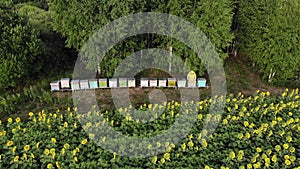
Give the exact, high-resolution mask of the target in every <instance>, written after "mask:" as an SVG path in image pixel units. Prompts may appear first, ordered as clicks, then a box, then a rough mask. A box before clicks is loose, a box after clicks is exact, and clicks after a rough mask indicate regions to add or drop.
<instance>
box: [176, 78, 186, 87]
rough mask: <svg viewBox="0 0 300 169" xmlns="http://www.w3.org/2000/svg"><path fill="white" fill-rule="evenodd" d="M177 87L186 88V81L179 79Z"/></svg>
mask: <svg viewBox="0 0 300 169" xmlns="http://www.w3.org/2000/svg"><path fill="white" fill-rule="evenodd" d="M177 86H178V87H181V88H183V87H186V79H178V80H177Z"/></svg>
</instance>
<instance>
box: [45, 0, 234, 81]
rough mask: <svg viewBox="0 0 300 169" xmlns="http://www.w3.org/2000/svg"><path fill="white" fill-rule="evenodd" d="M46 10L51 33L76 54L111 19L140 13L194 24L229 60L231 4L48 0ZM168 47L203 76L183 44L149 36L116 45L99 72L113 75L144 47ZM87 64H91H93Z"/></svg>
mask: <svg viewBox="0 0 300 169" xmlns="http://www.w3.org/2000/svg"><path fill="white" fill-rule="evenodd" d="M49 9H50V11H51V13H52V18H53V27H54V29H55V30H56V31H58V32H60V33H62V35H64V36H65V37H67V46H68V47H74V48H76V49H77V50H78V51H79V50H80V49H81V48H82V46H83V44H84V43H85V42H86V41H87V39H88V38H89V37H90V36H91V35H92V34H93V33H94V31H96V30H98V29H99V28H100V27H102V26H104V25H105V24H107V23H109V22H111V21H113V20H114V19H117V18H120V17H122V16H126V15H129V14H134V13H139V12H162V13H169V14H173V15H177V16H179V17H182V18H184V19H186V20H188V21H190V22H192V23H194V24H195V25H197V26H198V27H199V28H200V29H201V30H202V31H203V32H204V33H205V34H206V35H207V36H208V38H209V39H210V40H211V41H212V44H213V45H215V47H216V50H217V51H218V52H219V54H220V56H221V58H222V60H224V59H225V58H226V57H228V55H227V54H226V52H224V49H226V47H227V46H228V45H229V44H230V42H231V40H232V39H233V33H232V32H231V30H230V28H231V24H232V18H233V9H234V6H233V4H232V0H219V1H210V0H196V1H191V0H172V1H169V0H146V1H133V0H125V1H119V0H109V1H98V0H90V1H83V0H74V1H67V0H49ZM170 46H172V47H173V51H174V54H176V55H177V56H180V57H181V58H182V59H183V60H184V61H186V62H187V63H188V65H189V66H190V67H191V68H192V69H194V70H195V71H196V72H197V73H198V74H199V75H203V74H204V71H205V69H204V66H203V63H202V62H201V60H200V59H199V58H198V57H196V56H195V53H193V52H192V51H191V50H190V49H189V48H188V47H187V46H185V44H183V43H181V42H179V41H176V40H174V39H172V38H170V37H164V36H156V35H152V34H144V35H141V36H136V37H133V38H129V39H128V40H125V41H123V42H122V43H120V44H117V45H116V46H115V47H113V49H112V50H111V51H110V53H109V54H108V55H107V56H108V57H107V58H105V59H104V62H101V72H104V73H105V72H106V73H105V74H106V75H107V76H110V75H112V73H113V72H112V71H113V70H114V68H115V67H116V66H117V65H118V64H119V63H120V62H121V61H122V59H124V58H125V57H126V56H127V55H129V54H130V53H132V52H134V51H138V50H140V49H143V48H144V47H148V48H149V47H151V48H154V47H158V48H162V49H165V50H168V49H169V47H170ZM89 62H90V63H94V62H95V60H90V61H89ZM87 67H89V63H87ZM90 68H91V67H90Z"/></svg>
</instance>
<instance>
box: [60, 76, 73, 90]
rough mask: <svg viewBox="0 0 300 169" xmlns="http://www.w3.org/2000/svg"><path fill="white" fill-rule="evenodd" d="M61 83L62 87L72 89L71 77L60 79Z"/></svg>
mask: <svg viewBox="0 0 300 169" xmlns="http://www.w3.org/2000/svg"><path fill="white" fill-rule="evenodd" d="M60 85H61V88H62V89H70V88H71V87H70V78H62V79H61V80H60Z"/></svg>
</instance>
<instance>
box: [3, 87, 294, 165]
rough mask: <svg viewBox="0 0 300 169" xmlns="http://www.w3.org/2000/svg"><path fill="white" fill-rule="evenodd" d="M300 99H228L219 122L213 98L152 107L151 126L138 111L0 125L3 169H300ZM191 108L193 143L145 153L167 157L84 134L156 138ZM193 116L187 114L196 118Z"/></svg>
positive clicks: (45, 115)
mask: <svg viewBox="0 0 300 169" xmlns="http://www.w3.org/2000/svg"><path fill="white" fill-rule="evenodd" d="M299 98H300V95H299V93H298V89H295V90H292V91H289V90H287V89H286V90H285V91H284V92H283V93H282V94H281V95H280V96H270V93H269V92H261V91H257V92H256V93H255V94H254V95H253V96H249V97H245V96H244V95H242V94H241V93H239V94H238V95H236V96H234V95H228V96H227V97H226V98H225V97H224V98H223V97H220V98H219V99H224V101H225V102H226V104H225V108H224V112H223V113H222V114H220V115H217V116H212V115H211V114H209V108H210V105H211V103H212V102H214V99H211V98H208V99H206V100H201V101H200V102H197V103H178V102H175V101H173V102H168V103H165V104H162V105H157V104H154V105H152V104H148V105H146V104H145V105H142V106H141V107H140V108H139V110H140V112H143V110H148V111H150V112H152V113H153V119H152V121H151V122H149V123H142V122H141V121H139V120H135V119H134V118H132V117H131V116H130V115H129V113H128V112H130V111H132V110H133V109H134V108H133V107H127V108H123V109H118V110H115V111H111V112H108V111H104V112H101V111H97V110H91V111H89V112H86V113H85V114H79V113H78V111H77V108H75V107H74V108H68V109H67V110H57V111H54V112H45V111H41V112H29V114H28V120H27V121H26V122H25V121H23V119H20V118H14V119H13V118H8V120H7V121H2V122H1V123H0V168H49V169H50V168H153V169H156V168H205V169H211V168H214V169H219V168H220V169H229V168H232V169H233V168H239V169H257V168H278V169H279V168H295V169H300V152H299V151H300V122H299V118H300V107H299ZM188 105H194V106H195V105H196V106H197V119H195V121H196V122H195V123H194V124H193V127H192V128H191V130H190V132H189V133H186V137H184V139H182V140H181V142H180V143H173V142H170V141H166V142H156V143H155V144H149V145H147V146H146V147H138V148H140V149H145V150H149V151H153V150H156V149H158V148H160V147H164V148H165V149H166V151H165V152H163V153H160V154H154V155H152V156H148V157H145V158H134V157H126V156H121V155H119V154H118V153H116V152H111V151H108V150H105V149H103V148H102V147H101V146H98V145H97V144H96V143H95V142H94V141H93V140H94V139H99V140H101V141H102V142H106V141H107V140H106V138H105V137H101V138H97V137H99V136H98V135H97V134H96V133H91V132H85V131H97V129H101V127H103V125H109V126H111V127H113V129H114V130H116V131H118V132H121V133H122V134H124V135H127V136H130V137H152V136H155V135H157V134H159V133H161V131H164V130H167V129H168V128H169V127H170V126H171V125H172V124H173V123H174V121H175V119H176V118H181V117H180V116H181V115H180V114H179V110H180V107H182V106H188ZM187 110H188V111H186V113H189V111H193V110H192V109H187ZM157 112H161V113H160V114H158V113H157ZM100 117H101V118H102V119H104V120H103V121H101V122H97V121H89V120H86V121H85V120H81V119H98V118H100ZM204 121H209V122H212V123H213V122H216V121H218V122H219V123H218V126H217V128H216V129H215V131H214V132H213V133H211V134H207V133H209V132H208V131H205V129H204V130H203V126H204ZM89 129H91V130H89ZM87 133H88V134H87ZM133 146H134V145H132V146H125V145H124V146H123V147H122V150H120V151H124V152H125V151H126V152H130V151H131V150H132V149H134V148H133ZM135 149H137V148H135Z"/></svg>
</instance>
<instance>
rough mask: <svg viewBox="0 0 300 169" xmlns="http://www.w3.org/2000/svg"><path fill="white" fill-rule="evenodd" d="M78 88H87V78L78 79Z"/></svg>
mask: <svg viewBox="0 0 300 169" xmlns="http://www.w3.org/2000/svg"><path fill="white" fill-rule="evenodd" d="M79 83H80V89H89V88H90V87H89V81H88V80H80V82H79Z"/></svg>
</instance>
